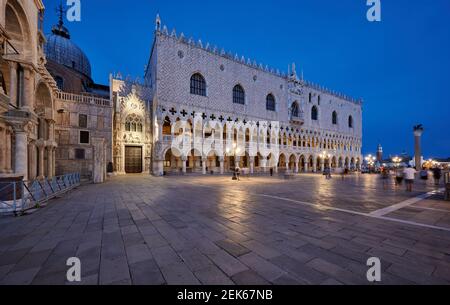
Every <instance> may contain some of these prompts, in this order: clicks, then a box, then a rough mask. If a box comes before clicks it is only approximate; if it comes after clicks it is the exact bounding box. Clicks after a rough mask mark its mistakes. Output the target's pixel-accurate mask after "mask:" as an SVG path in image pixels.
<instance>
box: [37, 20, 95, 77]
mask: <svg viewBox="0 0 450 305" xmlns="http://www.w3.org/2000/svg"><path fill="white" fill-rule="evenodd" d="M46 38H47V42H46V44H45V46H44V48H45V54H46V57H47V59H48V60H52V61H54V62H55V63H58V64H61V65H64V66H66V67H68V68H70V69H73V70H75V71H77V72H79V73H81V74H83V75H84V76H87V77H89V78H91V63H90V62H89V59H88V58H87V56H86V54H84V52H83V51H82V50H81V49H80V48H79V47H78V46H77V45H76V44H75V43H73V42H72V41H71V40H70V34H69V31H68V30H67V28H66V27H64V24H63V22H62V18H60V21H59V23H58V24H57V25H55V26H54V27H53V28H52V33H51V34H50V35H47V37H46Z"/></svg>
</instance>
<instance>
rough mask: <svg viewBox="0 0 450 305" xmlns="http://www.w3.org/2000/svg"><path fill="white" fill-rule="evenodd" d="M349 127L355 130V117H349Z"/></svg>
mask: <svg viewBox="0 0 450 305" xmlns="http://www.w3.org/2000/svg"><path fill="white" fill-rule="evenodd" d="M348 127H349V128H353V117H352V116H349V117H348Z"/></svg>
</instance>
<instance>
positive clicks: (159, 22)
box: [155, 13, 161, 31]
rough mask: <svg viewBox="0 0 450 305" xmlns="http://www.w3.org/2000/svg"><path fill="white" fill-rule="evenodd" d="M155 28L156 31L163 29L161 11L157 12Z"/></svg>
mask: <svg viewBox="0 0 450 305" xmlns="http://www.w3.org/2000/svg"><path fill="white" fill-rule="evenodd" d="M155 30H156V31H160V30H161V17H159V13H158V14H156V20H155Z"/></svg>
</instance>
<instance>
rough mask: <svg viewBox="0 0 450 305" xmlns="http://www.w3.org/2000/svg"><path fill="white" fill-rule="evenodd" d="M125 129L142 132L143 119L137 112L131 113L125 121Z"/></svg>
mask: <svg viewBox="0 0 450 305" xmlns="http://www.w3.org/2000/svg"><path fill="white" fill-rule="evenodd" d="M125 131H128V132H142V131H143V123H142V119H141V118H140V117H139V116H137V115H136V114H130V115H129V116H128V117H127V119H126V121H125Z"/></svg>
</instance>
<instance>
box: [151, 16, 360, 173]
mask: <svg viewBox="0 0 450 305" xmlns="http://www.w3.org/2000/svg"><path fill="white" fill-rule="evenodd" d="M291 70H292V71H290V72H288V73H287V74H282V73H280V72H279V71H275V70H273V69H270V68H268V67H267V66H263V65H262V64H258V63H256V62H254V61H252V60H250V59H246V58H244V57H239V56H238V55H232V54H231V53H227V52H225V51H224V50H220V49H218V48H217V47H215V46H212V45H210V44H208V43H206V44H205V43H202V42H201V41H194V40H193V39H187V38H186V37H185V36H184V35H183V34H177V33H176V32H175V30H173V31H171V32H169V31H168V29H167V27H165V26H164V27H161V21H160V19H159V17H157V20H156V32H155V40H154V44H153V47H152V51H151V56H150V60H149V64H148V66H147V71H146V75H145V80H146V84H147V85H148V86H149V87H150V88H151V91H152V100H153V102H152V108H153V111H152V116H153V121H154V124H152V125H153V142H154V152H153V160H152V164H153V166H152V170H153V173H154V174H156V175H163V174H165V173H166V174H169V173H174V172H176V173H186V172H203V173H204V174H206V173H207V172H208V173H209V172H217V173H224V172H227V171H229V170H232V169H233V168H234V167H235V166H240V167H241V168H243V169H245V170H248V171H249V172H250V173H255V172H265V171H267V170H268V169H269V168H273V169H274V171H275V172H276V171H278V170H279V169H280V170H283V171H290V172H294V173H297V172H316V171H320V170H323V169H324V168H325V167H328V166H329V167H331V168H344V167H347V168H349V169H353V170H357V169H359V167H360V165H361V159H362V158H361V145H362V102H361V101H360V100H354V99H352V98H349V97H346V96H344V95H342V94H339V93H335V92H332V91H330V90H327V89H324V88H322V87H320V86H317V85H314V84H311V83H309V82H307V81H305V80H304V79H303V77H300V78H299V77H298V76H297V73H296V68H295V65H292V69H291ZM181 140H183V141H184V142H183V144H181V148H180V143H181V142H180V141H181ZM175 141H178V142H177V143H175V144H174V142H175ZM252 143H253V144H254V145H253V147H256V151H255V150H252V149H250V147H252ZM196 144H197V145H196ZM266 148H267V149H266Z"/></svg>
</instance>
